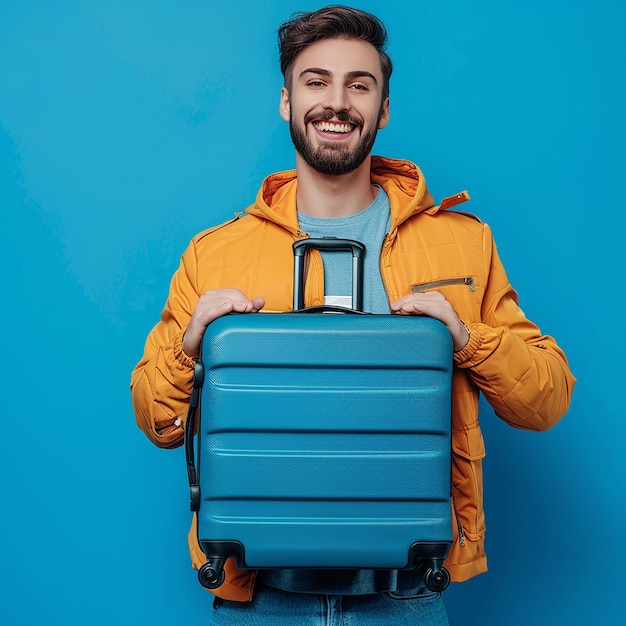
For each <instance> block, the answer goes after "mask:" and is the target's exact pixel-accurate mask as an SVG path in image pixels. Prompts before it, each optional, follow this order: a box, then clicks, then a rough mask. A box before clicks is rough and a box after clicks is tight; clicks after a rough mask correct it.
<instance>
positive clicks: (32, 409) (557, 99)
mask: <svg viewBox="0 0 626 626" xmlns="http://www.w3.org/2000/svg"><path fill="white" fill-rule="evenodd" d="M319 6H321V5H320V4H319V3H317V2H308V1H304V0H303V1H302V2H296V1H295V0H282V1H281V0H272V1H269V0H268V1H259V2H250V3H247V4H245V5H243V4H242V3H223V2H219V3H218V2H212V1H209V0H205V1H201V0H196V1H184V0H183V1H179V2H176V3H173V2H162V1H150V2H149V1H148V0H143V1H136V2H125V1H121V0H119V1H117V0H116V1H107V2H97V1H95V0H94V1H88V0H85V1H78V0H76V1H74V0H67V1H65V2H44V1H41V2H37V1H34V0H0V207H1V208H0V216H1V220H2V226H1V233H0V255H1V259H2V267H3V268H4V271H3V273H2V307H1V309H0V311H1V313H0V315H1V316H2V328H3V332H2V340H1V346H2V348H1V349H2V357H3V358H2V361H1V363H2V364H1V368H2V375H1V376H0V381H1V385H2V389H1V392H2V395H1V398H2V409H3V410H2V417H1V418H0V419H1V420H2V431H1V436H0V464H1V470H2V480H1V481H0V502H1V503H2V513H1V514H0V551H1V555H2V556H1V564H2V571H3V575H2V577H3V582H2V584H1V585H0V596H1V598H0V622H2V623H3V624H7V625H12V626H13V625H15V626H17V625H29V626H31V625H33V626H35V625H36V626H39V625H44V624H45V625H79V624H80V625H84V624H93V625H98V624H109V623H115V624H118V625H119V626H124V625H127V624H151V625H152V626H157V625H166V624H202V623H207V620H208V614H209V612H210V597H209V595H208V594H207V593H206V592H205V591H204V590H203V589H202V588H201V587H200V586H199V585H198V583H197V582H196V577H195V573H194V572H193V571H192V570H191V569H190V567H189V562H188V556H187V551H186V532H187V525H188V521H189V513H188V508H187V507H188V495H187V487H186V473H185V467H184V458H183V454H182V451H181V450H176V451H162V450H158V449H156V448H153V447H152V446H151V444H149V443H148V441H147V440H146V439H145V438H144V436H143V434H142V433H141V432H140V431H139V430H138V429H137V428H136V426H135V421H134V417H133V414H132V411H131V406H130V398H129V392H128V383H129V377H130V371H131V369H132V367H133V366H134V364H135V362H136V361H137V360H138V359H139V357H140V355H141V352H142V348H143V342H144V339H145V335H146V334H147V332H148V331H149V329H150V328H151V327H152V325H153V324H154V323H155V322H156V321H157V319H158V316H159V314H160V310H161V307H162V305H163V303H164V301H165V297H166V294H167V289H168V283H169V279H170V277H171V275H172V273H173V272H174V270H175V269H176V267H177V264H178V259H179V256H180V254H181V253H182V251H183V249H184V248H185V246H186V245H187V242H188V241H189V239H190V238H191V237H192V236H193V235H194V234H195V233H196V232H197V231H199V230H201V229H203V228H204V227H206V226H208V225H211V224H214V223H217V222H220V221H222V220H224V219H226V218H228V217H230V216H231V215H232V214H233V212H235V211H236V210H240V209H242V208H243V207H244V206H245V205H247V204H248V202H249V201H251V200H252V198H253V197H254V194H255V193H256V189H257V186H258V185H259V183H260V181H261V179H262V178H263V177H264V176H265V175H266V174H267V173H270V172H272V171H275V170H279V169H284V168H287V167H291V166H293V162H294V160H293V150H292V147H291V144H290V140H289V136H288V131H287V127H286V125H285V124H284V123H283V122H282V121H281V120H280V118H279V116H278V95H279V89H280V86H281V77H280V74H279V71H278V68H277V54H276V45H275V30H276V28H277V26H278V24H279V23H280V22H281V21H282V20H283V19H284V18H285V17H287V16H288V15H290V14H291V13H292V12H293V11H294V10H297V9H303V8H304V9H314V8H318V7H319ZM359 6H361V7H362V8H365V9H368V10H371V11H374V12H375V13H377V14H378V15H380V17H382V18H383V19H384V20H385V21H386V23H387V25H388V27H389V31H390V34H391V46H390V52H391V54H392V56H393V58H394V61H395V74H394V77H393V79H392V86H391V88H392V121H391V124H390V125H389V127H388V128H387V129H385V130H384V131H383V132H382V133H381V134H380V136H379V140H378V144H377V147H376V151H377V152H379V153H385V154H388V155H392V156H400V157H407V158H411V159H413V160H415V161H416V162H418V163H419V164H420V166H421V167H422V169H423V170H424V172H425V174H426V176H427V178H428V180H429V185H430V188H431V190H432V191H433V194H434V195H435V197H436V198H441V197H442V196H445V195H448V194H450V193H454V192H456V191H458V190H461V189H464V188H468V189H469V191H470V193H471V195H472V198H473V199H472V202H471V203H470V204H469V205H467V206H466V208H467V209H468V210H471V211H473V212H475V213H478V214H479V215H480V216H481V217H482V218H483V219H484V220H485V221H486V222H488V223H489V224H490V225H491V226H492V228H493V230H494V232H495V235H496V239H497V241H498V244H499V248H500V251H501V254H502V257H503V259H504V261H505V264H506V266H507V269H508V271H509V274H510V278H511V281H512V283H513V284H514V286H515V287H516V288H517V290H518V291H519V293H520V297H521V302H522V304H523V307H524V309H525V310H526V312H527V314H528V315H529V317H531V318H532V319H534V320H535V321H536V322H537V323H538V324H539V325H540V326H541V327H542V329H543V330H544V332H549V333H550V334H553V335H555V336H556V337H557V339H558V340H559V342H560V343H561V345H562V346H563V347H564V348H565V350H566V352H567V353H568V356H569V358H570V361H571V366H572V369H573V370H574V372H575V374H576V375H577V377H578V379H579V383H578V387H577V389H576V393H575V396H574V402H573V406H572V408H571V410H570V412H569V414H568V415H567V417H566V418H565V419H564V420H563V421H562V422H561V423H560V424H559V425H558V426H557V427H556V428H555V429H553V430H552V431H550V432H548V433H545V434H533V433H526V432H519V431H514V430H513V429H510V428H508V427H506V426H505V425H504V424H502V423H501V422H499V420H497V419H496V418H494V416H493V414H492V413H491V411H490V409H489V407H487V406H484V407H483V418H482V419H483V425H484V430H485V438H486V443H487V449H488V456H487V459H486V461H485V466H486V509H487V520H488V522H487V523H488V540H487V541H488V544H487V546H488V552H489V558H490V568H491V569H490V572H489V573H488V574H486V575H483V576H481V577H479V578H477V579H475V580H473V581H471V582H468V583H466V584H463V585H453V586H452V587H451V588H450V589H449V590H448V591H447V592H446V597H447V601H448V606H449V613H450V618H451V622H452V623H453V624H464V625H469V626H472V625H474V624H475V625H484V626H486V625H493V626H496V625H497V626H503V625H518V624H519V625H522V624H523V625H527V624H540V625H543V624H557V623H559V624H565V623H567V624H578V623H587V622H588V621H591V620H593V619H597V621H598V623H600V622H602V623H616V621H615V619H616V618H612V619H609V620H608V621H603V619H602V618H605V620H606V619H607V616H608V615H611V614H613V612H618V614H619V613H620V612H623V598H622V597H621V596H623V592H622V588H623V583H624V582H625V577H624V575H623V569H622V568H623V563H624V561H625V560H626V550H625V545H626V542H625V541H624V532H623V523H624V519H625V515H626V502H625V493H626V484H625V483H626V480H625V476H626V472H625V471H624V463H623V440H624V436H625V435H626V426H625V422H626V420H625V419H624V417H625V412H624V408H623V404H622V403H619V404H618V393H619V392H620V391H621V392H623V388H624V385H623V383H622V376H621V364H622V362H623V359H621V358H618V349H619V347H620V344H623V335H624V320H623V315H622V305H621V304H620V303H619V302H617V298H619V297H620V292H622V291H623V284H624V270H625V269H626V268H625V264H624V247H623V236H624V234H623V233H624V226H625V220H624V209H625V201H624V197H625V196H624V167H625V166H626V159H625V147H624V146H625V145H626V132H625V122H624V120H625V116H624V112H625V111H626V102H625V87H624V70H625V63H624V60H625V58H626V55H625V52H626V50H625V47H626V46H625V43H624V41H625V38H624V32H625V27H626V18H625V11H624V8H623V7H624V4H623V3H622V2H620V1H618V0H614V1H610V0H595V1H591V0H588V1H578V0H570V1H569V2H568V1H566V0H553V1H552V2H546V1H545V0H528V1H526V2H524V3H518V2H503V1H501V0H500V1H497V0H482V1H475V2H472V1H469V0H442V1H436V0H428V1H427V0H418V1H416V2H406V0H402V1H398V2H396V1H392V0H385V1H384V2H382V1H363V2H361V3H360V5H359ZM612 620H613V621H612Z"/></svg>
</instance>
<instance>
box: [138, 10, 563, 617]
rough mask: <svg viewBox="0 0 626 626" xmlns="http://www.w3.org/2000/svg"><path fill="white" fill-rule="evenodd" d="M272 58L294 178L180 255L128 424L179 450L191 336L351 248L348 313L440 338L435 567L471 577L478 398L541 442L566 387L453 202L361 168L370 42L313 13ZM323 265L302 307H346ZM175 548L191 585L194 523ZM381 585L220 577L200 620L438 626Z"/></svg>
mask: <svg viewBox="0 0 626 626" xmlns="http://www.w3.org/2000/svg"><path fill="white" fill-rule="evenodd" d="M279 44H280V60H281V70H282V72H283V75H284V87H283V89H282V92H281V96H280V114H281V116H282V117H283V119H284V120H285V121H287V122H289V127H290V131H291V136H292V139H293V143H294V146H295V148H296V171H288V172H282V173H278V174H274V175H271V176H269V177H268V178H267V179H266V180H265V181H264V182H263V185H262V187H261V190H260V191H259V194H258V196H257V199H256V202H255V203H254V204H253V205H251V206H250V207H249V208H248V209H247V210H246V212H245V213H244V214H241V215H239V216H237V217H236V218H235V219H234V220H232V221H230V222H228V223H226V224H222V225H220V226H217V227H215V228H212V229H210V230H207V231H205V232H203V233H200V234H199V235H197V236H196V237H195V238H194V239H193V241H192V242H191V244H190V246H189V248H188V249H187V251H186V252H185V253H184V255H183V257H182V261H181V266H180V268H179V270H178V271H177V272H176V274H175V275H174V277H173V280H172V284H171V289H170V294H169V298H168V301H167V304H166V306H165V309H164V311H163V314H162V320H161V322H160V323H159V324H157V325H156V327H155V328H154V329H153V330H152V331H151V333H150V334H149V336H148V339H147V342H146V348H145V353H144V356H143V358H142V360H141V361H140V362H139V364H138V365H137V367H136V368H135V370H134V372H133V377H132V383H131V386H132V396H133V403H134V408H135V413H136V416H137V422H138V424H139V426H140V427H141V428H142V429H143V430H144V432H145V433H146V434H147V436H148V437H149V438H150V439H151V440H152V441H153V442H154V443H155V444H156V445H158V446H160V447H164V448H172V447H176V446H179V445H181V443H182V441H183V427H184V416H185V415H186V410H187V404H188V400H189V396H190V392H191V377H192V370H193V365H194V359H195V358H196V357H198V355H199V353H200V346H201V342H202V337H203V335H204V332H205V330H206V328H207V326H208V325H209V324H210V323H211V322H212V321H213V320H215V319H216V318H218V317H220V316H222V315H225V314H227V313H230V312H239V313H252V312H258V311H262V310H266V311H267V310H271V311H284V310H289V309H290V308H291V303H292V284H293V280H292V272H293V252H292V243H293V242H294V241H296V240H299V239H303V238H306V237H309V236H316V237H317V236H337V237H348V238H351V239H357V240H359V241H362V242H364V243H365V244H366V249H367V250H368V251H369V252H368V253H367V254H366V258H365V281H364V283H365V284H364V302H365V309H366V310H367V311H369V312H372V313H390V312H391V313H395V314H401V315H427V316H431V317H434V318H436V319H438V320H440V321H442V322H443V323H444V324H445V325H446V327H447V328H448V330H449V331H450V334H451V336H452V340H453V346H454V364H455V368H454V376H453V403H452V404H453V451H454V454H453V465H452V486H451V489H452V496H453V498H452V501H453V510H454V515H455V522H454V529H453V530H454V541H453V545H452V547H451V550H450V554H449V556H448V558H447V560H446V563H445V566H446V568H447V569H448V571H449V572H450V574H451V577H452V580H453V581H463V580H467V579H468V578H470V577H472V576H475V575H477V574H479V573H481V572H484V571H486V557H485V553H484V546H483V539H484V528H485V526H484V513H483V504H482V457H483V456H484V444H483V439H482V435H481V431H480V427H479V423H478V395H479V392H482V393H483V394H484V396H485V397H486V399H487V400H488V401H489V403H490V404H491V405H492V406H493V408H494V409H495V412H496V413H497V415H498V416H499V417H500V418H502V419H503V420H505V421H506V422H508V423H510V424H511V425H513V426H515V427H518V428H524V429H528V430H545V429H548V428H550V427H551V426H553V425H554V424H555V423H556V422H557V421H558V420H559V419H560V417H561V416H562V415H563V414H564V413H565V412H566V411H567V409H568V406H569V402H570V397H571V393H572V389H573V387H574V383H575V379H574V378H573V376H572V374H571V373H570V371H569V368H568V365H567V360H566V358H565V355H564V354H563V352H562V351H561V350H560V348H559V347H558V345H557V344H556V342H555V340H554V339H553V338H552V337H550V336H542V335H541V333H540V331H539V329H538V328H537V326H536V325H535V324H533V323H532V322H531V321H529V320H528V319H526V317H525V316H524V314H523V312H522V311H521V309H520V308H519V307H518V305H517V295H516V293H515V292H514V290H513V288H512V287H511V285H510V284H509V282H508V279H507V276H506V273H505V270H504V268H503V266H502V264H501V262H500V259H499V257H498V254H497V251H496V248H495V244H494V242H493V239H492V236H491V232H490V230H489V228H488V226H487V225H485V224H483V223H482V222H481V221H480V220H479V219H478V218H476V217H474V216H471V215H468V214H465V213H458V212H454V211H451V210H450V209H451V208H452V207H453V206H455V205H457V204H459V203H461V202H463V201H464V200H466V199H467V195H466V194H464V193H462V194H457V195H455V196H452V197H450V198H447V199H444V200H443V202H442V203H441V204H440V205H435V203H434V201H433V198H432V196H431V195H430V193H429V192H428V190H427V189H426V184H425V181H424V178H423V176H422V174H421V172H420V171H419V169H418V168H417V167H416V166H415V165H414V164H413V163H411V162H409V161H400V160H395V159H387V158H381V157H373V156H371V149H372V146H373V144H374V140H375V138H376V134H377V132H378V130H379V129H382V128H384V127H385V126H386V125H387V123H388V122H389V78H390V76H391V71H392V65H391V60H390V59H389V57H388V55H387V54H386V53H385V51H384V47H385V44H386V32H385V28H384V26H383V24H382V23H381V22H380V21H379V20H378V19H377V18H375V17H374V16H372V15H370V14H368V13H364V12H361V11H357V10H355V9H350V8H348V7H342V6H333V7H326V8H324V9H321V10H319V11H316V12H311V13H303V14H298V15H296V16H294V17H293V18H292V19H291V20H289V21H287V22H286V23H285V24H283V25H282V26H281V28H280V30H279ZM379 251H380V252H379ZM322 258H323V263H322ZM340 264H341V261H340V260H339V259H338V258H337V255H334V254H332V253H330V254H328V253H324V256H323V257H321V256H320V254H319V253H315V252H314V253H312V257H311V263H310V267H309V269H308V276H307V283H306V305H307V306H312V305H316V304H322V303H323V302H324V301H326V302H341V301H342V298H344V297H345V296H346V295H347V294H349V293H350V279H349V277H347V278H346V282H344V276H345V275H346V274H348V273H349V272H344V271H343V270H342V268H341V267H340ZM189 543H190V549H191V554H192V561H193V564H194V566H195V567H196V568H197V567H199V566H200V565H201V564H202V563H203V562H204V561H205V557H204V555H203V554H202V552H201V550H200V548H199V547H198V543H197V536H196V529H195V519H194V523H193V524H192V529H191V531H190V534H189ZM390 580H391V579H390ZM393 580H394V583H393V584H392V585H388V586H387V588H386V587H384V586H383V588H381V587H380V584H379V583H380V581H376V580H374V578H373V577H372V576H371V575H370V573H368V572H367V571H348V572H344V571H338V572H336V573H335V574H333V575H331V574H328V576H327V578H326V579H325V580H324V581H323V582H322V583H321V582H320V580H319V577H318V576H315V574H314V573H312V572H310V571H307V570H303V571H289V570H288V571H269V572H265V571H264V572H262V573H258V572H254V571H241V570H238V569H237V568H236V567H235V565H234V563H233V562H232V561H228V562H227V567H226V581H225V582H224V584H223V585H221V586H220V587H219V588H218V589H217V590H216V591H215V594H216V596H217V599H216V602H215V606H216V607H217V608H216V610H215V611H214V615H213V620H214V623H216V624H217V623H224V624H225V623H233V624H272V625H277V624H322V623H331V622H330V621H326V619H328V620H330V619H334V618H336V619H337V620H338V621H337V622H332V623H340V620H341V619H343V618H344V617H345V619H346V620H347V623H348V622H349V623H358V624H402V623H409V621H411V620H413V621H411V623H424V624H446V623H447V618H446V614H445V609H444V607H443V604H442V600H441V596H440V594H436V593H431V592H428V590H427V589H426V588H425V587H424V584H423V577H421V576H420V572H415V573H410V572H409V573H407V572H403V573H401V574H399V575H398V576H397V577H396V578H393ZM341 623H343V622H341Z"/></svg>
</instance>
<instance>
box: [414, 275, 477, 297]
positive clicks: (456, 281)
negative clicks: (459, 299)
mask: <svg viewBox="0 0 626 626" xmlns="http://www.w3.org/2000/svg"><path fill="white" fill-rule="evenodd" d="M455 286H465V287H467V288H468V289H469V290H470V292H472V293H474V292H475V291H476V283H475V281H474V277H473V276H457V277H454V278H440V279H438V280H430V281H428V282H426V283H416V284H415V285H411V292H412V293H424V292H425V291H438V290H439V289H443V288H444V287H455Z"/></svg>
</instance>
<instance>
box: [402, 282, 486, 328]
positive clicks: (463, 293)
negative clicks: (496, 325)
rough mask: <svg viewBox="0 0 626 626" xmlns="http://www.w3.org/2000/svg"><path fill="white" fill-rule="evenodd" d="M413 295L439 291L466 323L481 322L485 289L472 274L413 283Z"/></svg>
mask: <svg viewBox="0 0 626 626" xmlns="http://www.w3.org/2000/svg"><path fill="white" fill-rule="evenodd" d="M410 288H411V293H425V292H427V291H438V292H440V293H441V294H442V295H443V296H444V297H445V298H446V300H448V302H449V303H450V304H451V305H452V306H453V307H454V310H455V311H456V312H457V314H458V315H459V316H460V317H461V318H462V319H465V321H468V322H469V321H472V322H477V321H480V307H481V302H482V297H483V291H484V290H483V288H482V287H481V286H480V283H479V281H478V280H477V278H476V277H475V276H472V275H470V274H465V275H459V276H444V277H441V278H435V279H432V280H428V281H424V282H413V283H411V286H410Z"/></svg>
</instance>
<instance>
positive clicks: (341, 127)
mask: <svg viewBox="0 0 626 626" xmlns="http://www.w3.org/2000/svg"><path fill="white" fill-rule="evenodd" d="M315 128H317V129H318V130H321V131H323V132H329V133H349V132H350V131H351V130H352V124H336V123H334V122H316V123H315Z"/></svg>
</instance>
